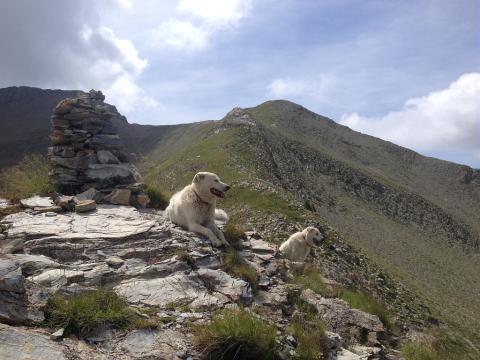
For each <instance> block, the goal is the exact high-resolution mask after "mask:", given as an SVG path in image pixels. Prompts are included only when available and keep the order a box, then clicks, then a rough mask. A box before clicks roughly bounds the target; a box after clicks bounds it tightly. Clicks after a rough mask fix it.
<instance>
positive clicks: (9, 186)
mask: <svg viewBox="0 0 480 360" xmlns="http://www.w3.org/2000/svg"><path fill="white" fill-rule="evenodd" d="M0 189H1V190H0V196H1V197H5V198H7V199H23V198H26V197H29V196H32V195H35V194H38V195H45V194H48V193H50V192H53V191H54V187H53V185H52V184H51V183H50V180H49V177H48V163H47V160H46V159H45V157H43V156H41V155H38V154H34V155H27V156H26V157H24V158H23V160H22V161H20V162H19V163H18V164H17V165H14V166H12V167H10V168H7V169H5V170H3V171H2V173H1V174H0Z"/></svg>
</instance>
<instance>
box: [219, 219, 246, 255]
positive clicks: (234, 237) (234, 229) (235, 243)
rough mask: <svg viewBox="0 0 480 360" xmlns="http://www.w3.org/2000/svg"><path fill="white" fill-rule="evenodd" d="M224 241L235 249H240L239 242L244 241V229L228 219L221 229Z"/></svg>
mask: <svg viewBox="0 0 480 360" xmlns="http://www.w3.org/2000/svg"><path fill="white" fill-rule="evenodd" d="M223 233H224V235H225V239H226V240H227V241H228V243H229V244H230V245H232V247H234V248H235V249H240V242H241V241H242V240H246V239H247V236H246V235H245V229H244V228H243V227H242V226H241V225H240V224H239V223H238V222H237V221H236V220H234V219H230V221H229V222H228V224H227V225H225V227H224V228H223Z"/></svg>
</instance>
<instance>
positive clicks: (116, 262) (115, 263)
mask: <svg viewBox="0 0 480 360" xmlns="http://www.w3.org/2000/svg"><path fill="white" fill-rule="evenodd" d="M105 262H106V263H107V264H108V265H109V266H111V267H114V268H118V267H120V266H122V265H123V264H124V263H125V260H123V259H122V258H121V257H118V256H109V257H108V258H106V259H105Z"/></svg>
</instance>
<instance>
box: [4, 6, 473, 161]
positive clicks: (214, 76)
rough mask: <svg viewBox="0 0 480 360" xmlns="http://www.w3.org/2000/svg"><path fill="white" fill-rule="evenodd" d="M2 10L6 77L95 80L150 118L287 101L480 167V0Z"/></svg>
mask: <svg viewBox="0 0 480 360" xmlns="http://www.w3.org/2000/svg"><path fill="white" fill-rule="evenodd" d="M0 20H1V21H0V47H1V49H2V58H1V59H0V75H1V76H0V86H2V87H3V86H12V85H30V86H38V87H42V88H62V89H84V90H88V89H90V88H99V89H102V90H103V91H104V92H105V93H106V95H107V100H108V101H109V102H110V103H112V104H114V105H117V107H118V108H119V109H120V111H121V112H123V113H124V114H126V116H127V118H128V119H129V121H130V122H138V123H149V124H171V123H179V122H191V121H199V120H205V119H219V118H221V117H223V115H224V114H225V113H226V112H228V111H229V110H230V109H231V108H233V107H235V106H241V107H248V106H254V105H257V104H259V103H261V102H263V101H266V100H269V99H288V100H292V101H294V102H297V103H299V104H301V105H303V106H305V107H307V108H309V109H311V110H313V111H315V112H317V113H319V114H322V115H325V116H328V117H331V118H332V119H334V120H336V121H339V122H341V123H343V124H346V125H348V126H350V127H352V128H353V129H355V130H358V131H361V132H364V133H369V134H372V135H374V136H378V137H381V138H384V139H387V140H390V141H393V142H395V143H397V144H400V145H403V146H406V147H410V148H413V149H414V150H417V151H419V152H421V153H423V154H426V155H430V156H435V157H440V158H444V159H448V160H452V161H456V162H461V163H466V164H469V165H471V166H474V167H480V1H478V0H458V1H447V0H443V1H438V0H435V1H434V0H428V1H426V0H417V1H408V0H403V1H400V0H377V1H373V0H363V1H353V0H324V1H322V0H316V1H314V0H244V1H241V0H175V1H174V0H171V1H170V0H162V1H161V2H160V1H155V0H142V1H140V0H106V1H102V2H99V1H93V0H84V1H77V2H65V1H63V0H55V1H54V0H45V1H42V2H32V1H27V0H18V1H11V2H7V1H4V2H1V3H0ZM13 40H14V41H13ZM3 54H6V55H3Z"/></svg>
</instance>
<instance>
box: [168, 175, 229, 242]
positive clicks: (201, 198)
mask: <svg viewBox="0 0 480 360" xmlns="http://www.w3.org/2000/svg"><path fill="white" fill-rule="evenodd" d="M229 189H230V186H228V185H227V184H225V183H223V182H221V181H220V178H219V177H218V176H217V175H216V174H213V173H209V172H199V173H198V174H196V175H195V177H194V178H193V181H192V183H191V184H190V185H187V186H185V187H184V188H183V190H181V191H179V192H177V193H175V194H174V195H173V196H172V198H171V199H170V203H169V205H168V207H167V209H166V210H165V211H166V214H167V216H168V217H169V218H170V220H171V221H172V222H173V223H175V224H177V225H179V226H182V227H184V228H186V229H188V230H189V231H193V232H195V233H198V234H201V235H204V236H206V237H208V238H209V239H210V241H211V242H212V245H213V246H216V247H219V246H221V245H227V246H228V245H229V244H228V242H227V241H226V240H225V236H224V235H223V233H222V232H221V231H220V230H219V229H218V227H217V225H215V219H217V220H225V221H227V220H228V216H227V214H226V213H225V211H223V210H219V209H216V208H215V207H216V202H217V197H219V198H223V197H224V196H225V192H226V191H228V190H229Z"/></svg>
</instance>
